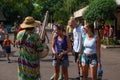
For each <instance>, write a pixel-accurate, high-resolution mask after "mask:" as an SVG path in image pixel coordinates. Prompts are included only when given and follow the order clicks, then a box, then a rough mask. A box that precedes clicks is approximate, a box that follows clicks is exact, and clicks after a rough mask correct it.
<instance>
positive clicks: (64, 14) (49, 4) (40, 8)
mask: <svg viewBox="0 0 120 80" xmlns="http://www.w3.org/2000/svg"><path fill="white" fill-rule="evenodd" d="M89 1H92V0H52V1H51V0H1V1H0V6H1V7H0V11H2V12H3V13H4V15H5V17H6V19H7V22H9V23H13V22H16V21H19V20H21V21H22V20H23V19H24V17H26V16H33V17H34V18H35V19H38V20H41V21H42V20H43V19H44V15H45V12H46V11H49V16H50V18H49V19H50V21H55V22H64V23H67V20H68V19H69V17H70V16H71V15H72V14H73V13H74V11H76V10H78V9H80V8H82V7H83V6H85V5H86V4H88V3H89ZM18 18H19V20H18Z"/></svg>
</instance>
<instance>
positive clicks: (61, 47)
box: [55, 36, 68, 60]
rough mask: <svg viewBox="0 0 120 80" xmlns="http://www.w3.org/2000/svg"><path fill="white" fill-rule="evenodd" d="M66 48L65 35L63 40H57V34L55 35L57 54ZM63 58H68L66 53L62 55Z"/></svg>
mask: <svg viewBox="0 0 120 80" xmlns="http://www.w3.org/2000/svg"><path fill="white" fill-rule="evenodd" d="M65 50H67V36H64V38H63V40H62V41H60V40H58V36H56V37H55V51H56V52H57V54H60V53H61V52H63V51H65ZM62 59H63V60H67V59H68V54H66V55H64V56H63V57H62Z"/></svg>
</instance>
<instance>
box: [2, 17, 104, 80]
mask: <svg viewBox="0 0 120 80" xmlns="http://www.w3.org/2000/svg"><path fill="white" fill-rule="evenodd" d="M41 25H42V24H41V22H40V21H37V20H35V19H34V18H33V17H31V16H28V17H26V18H25V19H24V21H23V23H22V24H20V26H19V28H18V25H17V24H16V23H14V26H13V27H12V29H11V32H13V33H14V39H13V41H11V40H10V39H9V34H8V33H7V31H6V30H5V28H4V26H3V25H1V24H0V44H1V46H2V54H3V53H6V57H7V62H8V63H10V62H11V61H10V58H9V56H10V53H11V44H12V45H13V46H14V47H15V46H17V47H18V46H19V48H20V49H19V56H18V74H19V80H39V79H40V72H39V71H40V57H39V56H40V55H42V54H43V53H42V51H43V49H44V43H45V42H46V41H45V40H46V39H47V42H48V43H49V40H51V39H49V38H48V36H47V33H46V32H45V36H44V39H41V38H40V34H41V33H40V31H41V30H40V28H41V27H42V26H41ZM93 26H94V25H93V24H92V23H90V22H86V21H85V22H84V24H83V25H82V23H81V22H79V23H78V22H77V20H75V18H74V17H71V18H70V20H68V25H67V27H66V28H65V27H64V26H63V25H62V24H56V25H55V26H54V31H53V33H52V34H53V36H52V46H51V50H52V60H53V61H52V65H53V71H54V72H53V75H52V76H51V78H50V79H51V80H63V78H64V80H68V78H69V75H68V67H69V55H68V53H72V55H73V56H74V61H75V63H76V68H77V72H76V74H78V76H77V77H76V79H77V80H88V71H89V69H90V74H91V78H92V80H97V74H98V73H97V71H98V69H99V68H102V64H101V51H100V38H99V36H98V35H96V34H95V33H94V27H93Z"/></svg>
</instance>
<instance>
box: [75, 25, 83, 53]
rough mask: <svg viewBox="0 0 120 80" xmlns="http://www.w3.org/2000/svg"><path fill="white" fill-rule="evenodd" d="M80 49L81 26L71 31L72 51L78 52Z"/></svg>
mask: <svg viewBox="0 0 120 80" xmlns="http://www.w3.org/2000/svg"><path fill="white" fill-rule="evenodd" d="M81 47H82V32H81V26H78V27H77V28H74V29H73V51H74V52H80V50H81Z"/></svg>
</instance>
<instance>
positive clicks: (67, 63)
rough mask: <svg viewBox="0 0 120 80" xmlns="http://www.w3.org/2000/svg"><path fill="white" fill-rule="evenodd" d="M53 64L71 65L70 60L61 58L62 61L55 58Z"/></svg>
mask: <svg viewBox="0 0 120 80" xmlns="http://www.w3.org/2000/svg"><path fill="white" fill-rule="evenodd" d="M52 65H53V66H62V67H68V66H69V60H61V61H57V60H53V62H52Z"/></svg>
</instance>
